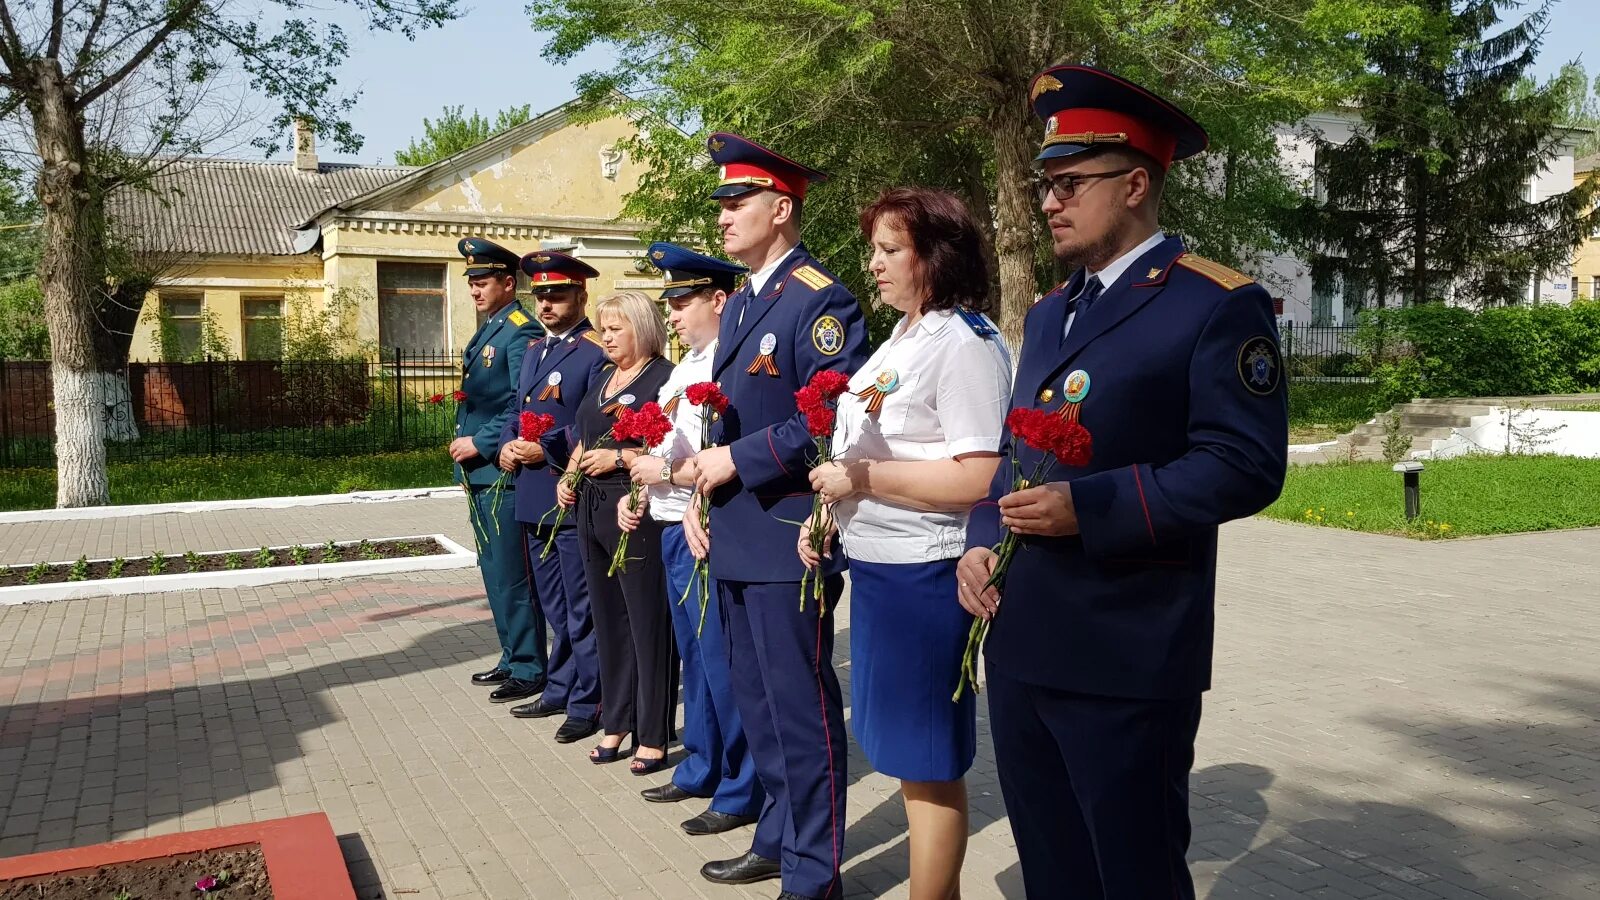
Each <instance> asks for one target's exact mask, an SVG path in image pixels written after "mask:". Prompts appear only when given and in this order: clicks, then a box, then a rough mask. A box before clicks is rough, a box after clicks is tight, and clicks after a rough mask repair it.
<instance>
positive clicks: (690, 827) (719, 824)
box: [680, 809, 756, 837]
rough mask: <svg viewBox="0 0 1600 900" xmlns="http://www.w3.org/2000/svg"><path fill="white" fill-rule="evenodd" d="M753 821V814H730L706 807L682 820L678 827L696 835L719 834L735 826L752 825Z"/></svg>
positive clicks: (754, 821) (754, 818)
mask: <svg viewBox="0 0 1600 900" xmlns="http://www.w3.org/2000/svg"><path fill="white" fill-rule="evenodd" d="M755 823H756V817H755V816H730V815H728V814H727V813H723V812H717V811H716V810H714V809H708V810H706V811H705V812H703V813H701V814H700V815H698V816H695V817H694V818H692V819H690V820H689V821H687V822H684V823H683V824H682V825H681V826H680V827H682V828H683V830H684V831H685V832H687V833H689V834H692V835H695V836H696V837H698V836H700V835H702V834H721V833H723V832H724V831H732V830H734V829H735V828H743V827H744V826H746V825H754V824H755Z"/></svg>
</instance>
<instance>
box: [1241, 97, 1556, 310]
mask: <svg viewBox="0 0 1600 900" xmlns="http://www.w3.org/2000/svg"><path fill="white" fill-rule="evenodd" d="M1360 121H1361V120H1360V116H1359V115H1358V114H1357V113H1355V112H1353V111H1352V112H1348V113H1346V112H1331V113H1321V114H1318V115H1315V116H1311V117H1308V118H1306V119H1305V120H1303V121H1301V122H1298V123H1295V124H1293V125H1284V126H1280V127H1279V128H1278V129H1277V141H1278V158H1279V163H1280V165H1282V166H1283V168H1284V171H1285V172H1287V173H1288V175H1289V177H1290V178H1291V179H1293V181H1294V183H1295V184H1296V185H1297V186H1298V187H1299V188H1300V190H1301V191H1302V192H1303V193H1304V194H1305V195H1306V196H1308V197H1309V196H1316V195H1317V194H1319V193H1320V191H1321V184H1320V183H1319V181H1318V179H1317V177H1316V171H1315V169H1316V166H1315V163H1316V143H1315V141H1314V138H1313V135H1320V136H1321V137H1322V138H1323V139H1324V140H1327V141H1329V142H1331V143H1335V144H1342V143H1344V142H1345V141H1347V140H1349V139H1350V136H1351V135H1352V134H1354V133H1355V131H1356V129H1357V128H1359V127H1360ZM1575 148H1576V141H1575V140H1567V141H1563V142H1562V145H1561V148H1560V150H1559V151H1558V153H1557V154H1556V156H1555V157H1554V158H1552V159H1551V160H1550V161H1549V163H1547V164H1546V166H1545V168H1544V169H1543V171H1541V172H1539V174H1538V175H1536V176H1534V177H1533V178H1531V179H1529V180H1528V183H1527V184H1526V185H1525V186H1524V189H1523V196H1524V198H1525V199H1527V200H1529V201H1539V200H1545V199H1547V198H1549V197H1552V196H1555V195H1556V194H1560V193H1564V192H1566V191H1570V190H1572V186H1573V170H1574V166H1573V163H1574V160H1573V154H1574V150H1575ZM1464 227H1470V225H1468V224H1466V223H1464ZM1255 269H1256V271H1255V274H1256V276H1257V277H1258V278H1259V279H1260V280H1261V282H1262V284H1263V285H1265V286H1266V288H1267V289H1268V290H1269V291H1271V292H1272V296H1273V299H1274V301H1276V302H1277V304H1278V305H1279V309H1280V312H1279V321H1280V322H1283V323H1293V324H1295V325H1297V326H1305V325H1354V324H1355V323H1356V317H1357V315H1358V313H1359V312H1360V311H1361V310H1362V309H1365V308H1370V307H1375V306H1377V305H1378V303H1379V299H1380V298H1378V297H1376V296H1374V290H1373V288H1372V287H1371V286H1370V285H1364V284H1359V283H1347V280H1346V279H1345V278H1344V277H1343V276H1342V275H1341V274H1340V273H1338V272H1321V271H1313V266H1312V264H1311V263H1310V262H1309V261H1308V260H1305V259H1302V258H1300V257H1298V256H1294V255H1287V254H1268V255H1265V256H1263V257H1261V258H1260V259H1259V260H1258V261H1257V264H1256V266H1255ZM1576 296H1577V291H1576V290H1575V285H1574V283H1573V274H1572V267H1571V264H1570V263H1569V264H1567V265H1566V266H1565V267H1563V268H1562V270H1561V271H1557V272H1545V273H1542V274H1541V275H1540V276H1539V277H1536V278H1530V279H1529V283H1528V289H1527V294H1526V299H1525V301H1524V302H1527V303H1560V304H1568V303H1571V302H1572V301H1573V299H1574V297H1576ZM1446 300H1450V301H1453V300H1454V298H1453V297H1451V296H1448V295H1447V296H1446ZM1382 302H1383V305H1386V306H1392V305H1394V303H1395V302H1396V300H1395V298H1392V297H1388V298H1382Z"/></svg>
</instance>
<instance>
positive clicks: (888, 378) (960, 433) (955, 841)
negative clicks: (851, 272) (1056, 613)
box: [798, 188, 1011, 900]
mask: <svg viewBox="0 0 1600 900" xmlns="http://www.w3.org/2000/svg"><path fill="white" fill-rule="evenodd" d="M861 230H862V233H863V234H864V235H865V236H866V237H867V238H868V239H869V240H870V241H871V242H872V262H871V265H870V267H869V271H870V272H871V274H872V275H873V277H874V278H875V279H876V281H877V285H878V293H879V296H880V298H881V299H882V301H883V302H884V303H886V304H888V305H890V306H892V307H894V308H895V309H897V310H899V311H901V312H902V313H904V314H905V316H904V318H902V319H901V320H900V323H899V324H898V325H896V326H895V330H894V333H893V335H892V336H891V337H890V338H889V340H888V341H887V342H885V343H884V345H883V346H881V347H879V348H878V349H877V352H875V353H874V354H873V356H872V359H870V360H869V361H868V362H867V364H866V366H865V367H863V368H862V369H861V370H860V371H858V372H856V373H855V375H854V376H853V377H852V378H851V379H850V388H849V391H848V392H847V393H846V394H845V395H844V397H843V398H841V400H840V403H839V416H838V421H837V425H836V428H835V431H834V437H833V449H834V453H835V460H836V461H835V462H831V463H828V464H827V465H823V466H819V467H817V468H816V469H813V470H812V472H811V484H812V487H813V488H815V489H816V491H817V492H818V493H819V494H820V495H821V496H822V499H823V501H824V502H825V503H827V504H828V505H829V508H831V510H832V513H833V518H834V523H835V524H836V526H837V528H838V533H839V535H840V538H841V544H842V549H843V552H844V554H845V556H846V557H848V559H849V560H850V609H851V611H850V660H851V669H850V701H851V729H852V731H854V733H855V736H856V741H857V742H858V743H859V744H860V745H861V747H862V749H863V750H865V751H866V754H867V759H868V760H869V761H871V763H872V766H873V768H874V769H876V770H877V771H879V772H883V773H885V774H887V775H892V776H894V777H896V778H899V779H900V781H901V794H902V796H903V797H904V799H905V804H906V818H907V820H908V822H909V824H910V845H911V896H912V897H913V898H915V900H933V898H940V900H944V898H949V897H956V896H958V895H959V893H960V885H961V864H962V858H963V856H964V855H965V853H966V844H967V831H968V821H967V792H966V783H965V781H964V780H963V779H964V776H965V774H966V771H967V769H968V768H970V767H971V765H972V758H973V754H974V752H975V748H976V744H977V725H976V707H975V703H974V700H973V694H972V692H971V691H967V692H965V693H963V694H962V698H961V700H960V701H959V702H953V701H952V700H951V699H950V698H951V695H952V694H953V693H955V689H956V684H957V682H958V680H959V679H960V660H961V654H962V650H963V648H964V647H965V645H966V639H967V629H968V627H969V625H970V624H971V621H972V618H971V616H969V615H967V613H966V611H965V610H963V609H962V608H961V606H960V604H959V603H958V602H957V600H956V561H957V560H958V559H959V558H960V556H961V555H962V553H963V552H965V550H966V525H967V510H968V509H969V508H970V507H971V506H972V504H974V503H975V502H977V501H978V500H980V499H982V498H983V497H984V496H985V495H986V494H987V493H988V489H989V482H990V480H991V479H992V478H993V477H994V473H995V469H996V467H997V466H998V465H999V462H1000V457H999V447H1000V433H1001V429H1002V427H1003V425H1004V421H1005V413H1006V407H1007V404H1008V403H1009V402H1010V397H1011V360H1010V355H1009V354H1008V353H1007V351H1006V347H1005V344H1004V342H1002V340H1001V339H1000V336H999V334H998V333H996V329H995V327H994V324H993V323H992V322H991V321H990V320H989V319H988V318H987V317H985V316H984V315H983V314H982V313H981V312H979V311H978V310H979V309H981V308H982V307H983V306H984V305H985V304H986V300H987V297H988V294H989V277H988V271H987V267H986V266H985V264H984V258H983V252H982V248H981V245H980V243H979V238H978V229H977V227H976V226H975V225H974V224H973V221H972V218H971V215H970V214H969V213H968V212H967V209H966V207H965V206H964V205H963V204H962V203H961V201H960V200H958V199H956V198H955V197H954V196H952V195H950V194H946V193H943V192H940V191H932V190H925V189H916V188H911V189H908V188H901V189H896V190H892V191H889V192H887V193H885V194H884V195H883V196H882V197H880V198H878V200H877V201H876V202H875V203H873V204H872V205H871V206H869V207H867V208H866V209H865V210H863V211H862V213H861ZM805 535H806V529H802V530H801V536H800V540H799V542H798V547H799V553H800V557H801V559H802V560H804V561H805V562H806V564H807V565H812V566H814V565H815V564H816V563H817V559H816V556H815V554H814V551H813V550H812V549H811V546H810V544H809V542H808V541H807V540H806V537H805Z"/></svg>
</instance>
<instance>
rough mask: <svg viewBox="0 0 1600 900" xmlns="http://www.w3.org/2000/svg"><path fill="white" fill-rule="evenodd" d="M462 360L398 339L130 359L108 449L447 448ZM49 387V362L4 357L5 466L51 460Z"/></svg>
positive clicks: (314, 452)
mask: <svg viewBox="0 0 1600 900" xmlns="http://www.w3.org/2000/svg"><path fill="white" fill-rule="evenodd" d="M460 365H461V357H460V356H459V355H458V354H456V353H453V352H448V351H439V352H435V353H415V352H410V351H402V350H399V349H394V350H386V351H384V353H383V354H382V355H381V357H380V358H378V359H373V360H359V359H358V360H317V361H310V362H279V361H237V360H207V361H202V362H183V363H164V362H134V363H129V364H128V367H127V368H126V370H124V373H123V374H124V375H125V376H126V386H127V396H125V397H119V398H116V402H112V403H108V405H107V407H106V411H105V414H106V422H107V429H108V433H109V434H110V435H112V439H110V440H108V441H107V442H106V452H107V455H108V457H109V458H110V460H111V461H113V462H130V461H137V460H152V459H165V458H167V457H171V456H185V455H189V456H222V455H233V454H246V453H261V452H277V453H290V454H298V455H304V456H339V455H350V454H360V453H376V452H383V451H394V450H409V449H419V448H430V447H439V448H442V447H443V446H444V445H445V444H446V443H448V442H449V441H450V439H451V438H452V437H453V436H454V433H455V401H454V399H453V395H454V393H455V391H456V389H457V388H459V387H460V385H461V369H460ZM51 391H52V385H51V379H50V364H49V363H48V362H41V361H36V360H5V359H0V466H9V467H19V466H46V467H48V466H53V465H55V449H54V445H55V412H54V409H53V403H52V400H53V396H52V393H51ZM118 393H120V390H119V391H118ZM130 426H131V428H130ZM119 432H120V433H122V434H124V435H128V436H129V437H132V435H133V433H135V432H136V433H137V437H133V438H132V439H121V440H119V439H116V437H115V436H116V435H117V434H118V433H119Z"/></svg>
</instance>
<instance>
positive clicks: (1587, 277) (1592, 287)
mask: <svg viewBox="0 0 1600 900" xmlns="http://www.w3.org/2000/svg"><path fill="white" fill-rule="evenodd" d="M1589 174H1590V173H1589V170H1587V169H1585V170H1583V171H1580V172H1574V173H1573V176H1572V182H1573V185H1574V186H1577V185H1580V184H1582V183H1583V182H1584V180H1585V179H1587V178H1588V177H1589ZM1572 280H1573V282H1574V284H1573V287H1574V288H1576V290H1575V291H1574V292H1573V296H1574V297H1577V298H1579V299H1584V300H1594V299H1597V298H1600V234H1591V235H1589V239H1588V240H1586V241H1584V242H1583V243H1582V244H1580V245H1578V250H1577V252H1576V253H1574V254H1573V256H1572Z"/></svg>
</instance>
